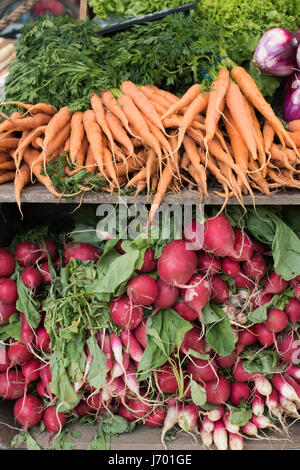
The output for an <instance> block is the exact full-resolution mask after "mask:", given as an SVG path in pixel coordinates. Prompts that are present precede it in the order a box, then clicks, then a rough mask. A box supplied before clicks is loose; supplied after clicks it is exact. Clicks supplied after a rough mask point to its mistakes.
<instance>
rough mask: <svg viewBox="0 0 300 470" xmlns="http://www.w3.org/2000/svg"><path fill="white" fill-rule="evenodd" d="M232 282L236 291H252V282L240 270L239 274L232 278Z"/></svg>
mask: <svg viewBox="0 0 300 470" xmlns="http://www.w3.org/2000/svg"><path fill="white" fill-rule="evenodd" d="M233 280H234V282H235V285H236V287H237V288H238V289H240V288H244V289H250V290H253V289H254V286H255V284H254V282H253V281H252V280H251V279H249V278H248V277H247V276H246V274H245V273H244V271H243V270H242V269H241V272H240V274H238V275H237V276H234V278H233Z"/></svg>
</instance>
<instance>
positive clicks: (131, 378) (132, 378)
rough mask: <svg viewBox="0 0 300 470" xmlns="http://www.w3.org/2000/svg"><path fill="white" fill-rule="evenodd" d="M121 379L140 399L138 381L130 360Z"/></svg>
mask: <svg viewBox="0 0 300 470" xmlns="http://www.w3.org/2000/svg"><path fill="white" fill-rule="evenodd" d="M123 380H124V383H125V385H126V386H127V387H128V389H129V390H130V391H131V392H132V393H133V394H134V395H136V396H137V397H138V398H140V399H142V397H141V395H140V382H138V381H137V378H136V370H135V368H134V367H133V366H132V364H131V363H130V362H129V366H128V367H127V370H126V372H125V374H124V375H123Z"/></svg>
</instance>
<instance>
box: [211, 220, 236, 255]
mask: <svg viewBox="0 0 300 470" xmlns="http://www.w3.org/2000/svg"><path fill="white" fill-rule="evenodd" d="M234 242H235V236H234V231H233V228H232V227H231V225H230V222H229V220H228V219H227V217H225V216H224V215H222V214H220V215H218V216H216V217H212V218H210V219H207V220H206V221H205V222H204V250H205V251H209V252H211V253H214V254H215V255H217V256H221V257H224V256H232V257H235V256H236V252H235V249H234Z"/></svg>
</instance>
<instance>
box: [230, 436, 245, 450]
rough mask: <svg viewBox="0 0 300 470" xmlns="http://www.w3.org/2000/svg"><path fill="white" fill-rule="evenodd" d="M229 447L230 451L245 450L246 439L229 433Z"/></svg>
mask: <svg viewBox="0 0 300 470" xmlns="http://www.w3.org/2000/svg"><path fill="white" fill-rule="evenodd" d="M229 447H230V450H243V448H244V439H243V436H241V435H240V434H234V433H232V432H230V433H229Z"/></svg>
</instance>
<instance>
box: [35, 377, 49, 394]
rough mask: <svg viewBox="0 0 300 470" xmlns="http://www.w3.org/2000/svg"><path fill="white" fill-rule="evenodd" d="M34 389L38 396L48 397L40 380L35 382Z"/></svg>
mask: <svg viewBox="0 0 300 470" xmlns="http://www.w3.org/2000/svg"><path fill="white" fill-rule="evenodd" d="M36 391H37V393H38V395H39V396H40V397H42V398H49V396H48V394H47V390H46V388H45V385H44V384H43V382H42V381H41V380H39V381H38V383H37V384H36Z"/></svg>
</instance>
